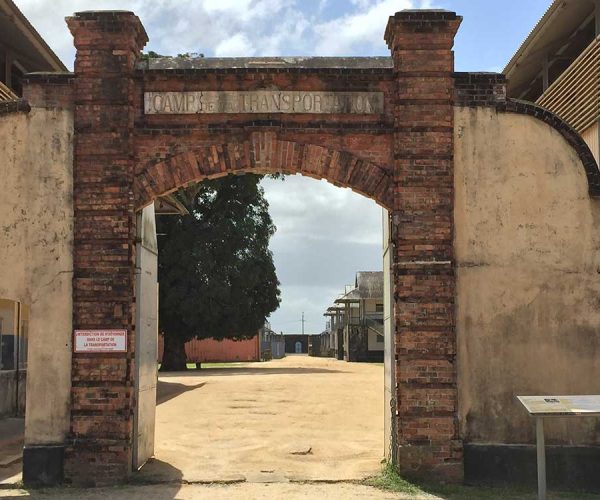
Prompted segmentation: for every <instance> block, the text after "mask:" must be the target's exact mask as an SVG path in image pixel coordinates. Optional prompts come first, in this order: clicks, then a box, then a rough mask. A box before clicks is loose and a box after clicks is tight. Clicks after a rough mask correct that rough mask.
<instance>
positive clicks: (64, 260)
mask: <svg viewBox="0 0 600 500" xmlns="http://www.w3.org/2000/svg"><path fill="white" fill-rule="evenodd" d="M72 138H73V118H72V113H70V112H69V111H66V110H54V111H52V110H44V109H39V108H34V109H32V111H31V112H30V113H28V114H26V113H13V114H6V115H3V116H0V151H2V152H3V159H2V160H3V161H2V162H0V179H2V187H3V190H2V196H1V197H0V213H2V222H1V223H0V228H1V231H0V234H1V235H2V239H1V241H2V244H1V245H0V297H4V298H10V299H13V300H18V301H21V302H22V303H23V304H25V305H28V306H30V308H31V313H30V322H29V357H28V371H29V374H28V377H27V410H26V423H25V442H26V444H47V443H62V442H64V439H65V436H66V434H67V432H68V430H69V401H70V392H69V391H70V388H71V318H72V301H71V278H72V274H71V273H72V242H73V209H72V165H73V159H72ZM39 401H43V402H44V403H43V404H35V405H34V404H31V403H32V402H39Z"/></svg>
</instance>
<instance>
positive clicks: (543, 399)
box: [517, 396, 600, 417]
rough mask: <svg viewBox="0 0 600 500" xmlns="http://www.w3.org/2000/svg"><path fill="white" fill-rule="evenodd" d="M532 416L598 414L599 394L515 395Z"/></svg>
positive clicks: (599, 411)
mask: <svg viewBox="0 0 600 500" xmlns="http://www.w3.org/2000/svg"><path fill="white" fill-rule="evenodd" d="M517 399H518V400H519V401H520V402H521V404H522V405H523V406H524V407H525V409H526V410H527V411H528V412H529V413H530V414H531V415H532V416H540V417H543V416H548V417H551V416H569V415H589V416H592V415H600V396H517Z"/></svg>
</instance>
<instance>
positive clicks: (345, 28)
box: [315, 0, 415, 55]
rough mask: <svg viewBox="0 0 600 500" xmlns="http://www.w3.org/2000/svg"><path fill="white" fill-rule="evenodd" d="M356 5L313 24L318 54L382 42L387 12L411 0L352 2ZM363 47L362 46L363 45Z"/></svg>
mask: <svg viewBox="0 0 600 500" xmlns="http://www.w3.org/2000/svg"><path fill="white" fill-rule="evenodd" d="M353 3H355V4H356V5H357V7H359V9H358V10H357V11H355V12H352V13H350V14H346V15H345V16H342V17H340V18H337V19H333V20H331V21H328V22H325V23H322V24H319V25H317V26H315V33H316V34H317V40H318V44H317V46H316V52H317V53H318V54H319V55H326V54H329V55H352V52H353V51H354V50H355V47H357V46H358V45H363V47H364V45H365V44H366V45H367V47H368V48H370V49H377V48H380V47H381V46H382V45H383V34H384V32H385V27H386V25H387V22H388V19H389V17H390V15H392V14H394V13H395V12H397V11H399V10H402V9H410V8H413V7H414V6H415V2H413V1H411V0H383V1H379V2H374V3H373V2H369V1H366V0H356V1H355V2H353ZM363 50H364V48H363Z"/></svg>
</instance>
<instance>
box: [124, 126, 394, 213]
mask: <svg viewBox="0 0 600 500" xmlns="http://www.w3.org/2000/svg"><path fill="white" fill-rule="evenodd" d="M390 171H391V170H388V169H387V168H385V167H384V166H380V165H377V164H375V163H373V162H371V161H368V160H367V159H365V158H360V157H358V156H357V155H355V154H352V153H349V152H347V151H343V150H337V149H331V148H326V147H323V146H319V145H314V144H305V143H300V142H295V141H289V140H280V139H278V137H277V135H276V134H274V133H270V132H261V133H253V134H251V135H250V137H249V138H248V139H246V140H238V141H233V142H227V143H223V144H209V145H205V146H202V147H198V148H193V149H190V150H189V151H184V152H179V153H177V154H174V155H172V156H169V157H168V158H161V159H158V160H155V161H154V162H151V163H149V164H147V165H140V166H139V168H138V169H137V170H136V172H137V174H136V178H135V193H136V207H137V208H138V209H139V208H141V207H144V206H146V205H148V204H149V203H150V202H152V201H153V200H154V199H156V198H158V197H160V196H163V195H165V194H168V193H171V192H173V191H175V190H177V189H178V188H180V187H182V186H185V185H187V184H190V183H194V182H200V181H202V180H204V179H214V178H217V177H221V176H223V175H227V174H236V173H244V172H249V173H256V174H271V173H283V174H302V175H304V176H308V177H312V178H315V179H325V180H327V181H329V182H331V183H332V184H335V185H337V186H341V187H348V188H350V189H352V190H353V191H356V192H357V193H360V194H362V195H364V196H366V197H367V198H372V199H373V200H375V202H376V203H378V204H380V205H381V206H383V207H384V208H390V207H391V200H392V196H393V189H392V187H393V185H392V183H393V179H392V176H391V174H390Z"/></svg>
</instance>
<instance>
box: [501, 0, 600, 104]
mask: <svg viewBox="0 0 600 500" xmlns="http://www.w3.org/2000/svg"><path fill="white" fill-rule="evenodd" d="M594 10H595V3H594V0H554V1H553V2H552V3H551V4H550V6H549V7H548V10H547V11H546V13H545V14H544V15H543V16H542V18H541V19H540V20H539V21H538V23H537V24H536V25H535V27H534V28H533V30H531V32H530V33H529V35H528V36H527V38H526V39H525V40H524V41H523V43H522V44H521V46H520V47H519V49H518V50H517V51H516V52H515V54H514V55H513V57H512V58H511V60H510V61H509V63H508V64H507V65H506V67H505V68H504V71H503V73H504V74H506V76H507V78H508V93H509V95H510V96H511V97H519V96H520V93H521V92H522V91H523V90H524V89H526V88H527V86H528V85H529V84H530V83H531V82H532V81H533V80H535V78H536V77H537V75H538V74H539V73H540V71H541V70H542V67H543V64H544V61H545V56H546V54H548V55H552V54H553V52H554V51H556V50H558V49H559V48H560V46H561V45H563V44H564V43H565V42H566V41H567V40H568V39H569V37H570V36H571V35H572V34H573V33H574V32H575V31H576V30H577V29H578V28H579V27H580V26H581V25H582V24H583V23H584V21H585V20H586V19H587V18H588V17H590V15H592V14H593V13H594Z"/></svg>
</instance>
